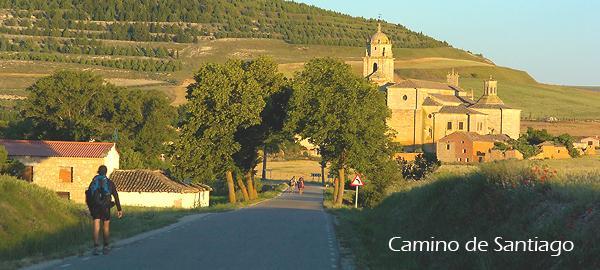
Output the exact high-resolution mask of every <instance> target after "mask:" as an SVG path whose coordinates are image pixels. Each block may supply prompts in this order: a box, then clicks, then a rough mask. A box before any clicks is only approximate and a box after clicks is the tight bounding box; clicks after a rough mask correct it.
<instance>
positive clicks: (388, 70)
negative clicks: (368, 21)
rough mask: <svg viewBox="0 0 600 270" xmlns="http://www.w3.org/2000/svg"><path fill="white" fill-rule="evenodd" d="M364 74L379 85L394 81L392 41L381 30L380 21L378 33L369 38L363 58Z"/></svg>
mask: <svg viewBox="0 0 600 270" xmlns="http://www.w3.org/2000/svg"><path fill="white" fill-rule="evenodd" d="M363 76H365V77H366V78H369V80H370V81H372V82H374V83H377V84H378V85H384V84H386V83H390V82H394V53H393V52H392V42H391V41H390V39H389V38H388V37H387V35H385V34H384V33H383V32H381V24H380V23H379V24H378V25H377V33H375V34H373V36H371V38H370V39H367V49H366V51H365V57H364V58H363Z"/></svg>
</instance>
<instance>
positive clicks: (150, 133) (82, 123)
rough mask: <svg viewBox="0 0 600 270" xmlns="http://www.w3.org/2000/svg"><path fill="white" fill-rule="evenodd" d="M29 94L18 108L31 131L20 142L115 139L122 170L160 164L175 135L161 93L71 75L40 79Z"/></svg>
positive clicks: (85, 75) (171, 112)
mask: <svg viewBox="0 0 600 270" xmlns="http://www.w3.org/2000/svg"><path fill="white" fill-rule="evenodd" d="M29 91H30V93H31V94H30V95H29V98H28V99H27V100H25V101H24V102H23V104H22V107H21V108H20V109H21V113H22V114H23V116H24V118H25V119H24V121H26V122H28V123H31V125H32V128H31V129H30V131H29V132H30V134H21V135H20V137H21V138H23V137H29V138H32V139H46V140H74V141H89V140H97V141H116V142H117V147H118V148H119V151H120V152H121V154H122V156H123V163H122V167H124V168H139V167H145V168H147V167H151V168H160V167H163V166H164V164H162V162H160V160H159V156H160V154H162V153H166V150H167V149H166V146H165V142H168V141H172V140H173V138H174V136H175V135H176V134H175V130H174V128H173V126H172V122H173V120H174V116H175V109H174V108H173V107H171V106H170V105H169V100H168V99H167V97H166V96H165V95H164V94H162V93H158V92H153V91H140V90H127V89H124V88H119V87H116V86H114V85H111V84H108V83H105V82H104V80H103V79H102V78H101V77H99V76H95V75H93V74H91V73H89V72H73V71H59V72H57V73H55V74H53V75H52V76H49V77H46V78H42V79H40V80H38V81H37V82H36V83H34V84H33V85H32V86H31V87H29ZM140 157H143V158H140Z"/></svg>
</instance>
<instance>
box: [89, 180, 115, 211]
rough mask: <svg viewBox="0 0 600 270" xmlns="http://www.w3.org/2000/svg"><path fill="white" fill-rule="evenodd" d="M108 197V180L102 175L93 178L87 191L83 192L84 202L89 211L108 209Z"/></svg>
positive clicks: (109, 204)
mask: <svg viewBox="0 0 600 270" xmlns="http://www.w3.org/2000/svg"><path fill="white" fill-rule="evenodd" d="M110 196H111V194H110V188H109V186H108V178H107V177H106V176H104V175H97V176H95V177H94V179H92V183H91V184H90V187H89V189H88V190H86V191H85V201H86V204H87V205H88V208H90V209H99V208H110V207H111V206H112V205H111V199H110Z"/></svg>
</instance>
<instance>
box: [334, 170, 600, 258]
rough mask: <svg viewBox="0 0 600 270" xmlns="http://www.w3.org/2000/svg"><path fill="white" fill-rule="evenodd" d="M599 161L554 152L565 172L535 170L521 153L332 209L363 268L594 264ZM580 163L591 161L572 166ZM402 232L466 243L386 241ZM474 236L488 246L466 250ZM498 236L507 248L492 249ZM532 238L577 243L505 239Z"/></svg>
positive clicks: (412, 237)
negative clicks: (371, 201)
mask: <svg viewBox="0 0 600 270" xmlns="http://www.w3.org/2000/svg"><path fill="white" fill-rule="evenodd" d="M598 162H599V160H598V159H585V160H579V161H577V160H572V161H565V160H554V161H551V162H548V163H549V164H550V166H552V168H556V169H558V170H559V172H558V175H557V176H552V177H547V176H548V175H547V174H545V173H543V174H540V175H537V176H534V175H532V174H535V173H534V170H535V169H534V168H535V167H529V166H526V165H525V164H524V163H523V161H518V162H509V163H490V164H486V165H484V166H483V167H481V168H479V169H475V171H474V172H471V173H464V172H463V173H438V174H437V175H436V176H435V177H432V178H431V179H430V180H426V181H423V182H420V183H410V184H405V186H403V187H402V188H401V190H400V191H399V192H397V193H392V194H391V195H390V196H389V197H388V198H386V199H385V200H384V201H383V202H382V203H381V204H380V205H379V206H377V207H375V208H373V209H364V210H362V211H355V210H344V209H340V210H332V211H333V212H334V213H336V214H337V216H338V218H339V220H340V225H339V231H340V232H341V238H342V240H343V242H344V243H345V245H347V246H348V247H351V248H352V249H353V251H354V252H353V253H354V254H355V255H356V257H357V258H356V259H357V262H358V263H359V266H358V267H357V268H359V269H367V268H369V269H397V268H398V265H402V268H403V269H511V268H513V269H596V268H598V267H599V266H600V259H599V258H598V256H597V255H596V254H597V253H598V252H599V251H600V250H599V248H598V246H597V245H596V244H595V243H596V242H597V241H598V240H600V233H599V231H598V228H600V226H599V225H600V215H598V211H599V208H598V207H599V203H600V196H599V195H600V186H599V185H598V180H599V179H600V178H599V177H600V174H599V173H600V171H595V172H593V171H592V170H591V169H590V168H594V167H593V164H597V163H598ZM580 163H585V165H584V166H583V167H579V168H578V170H579V171H577V170H574V168H573V167H577V166H579V165H578V164H580ZM559 164H562V165H559ZM537 165H538V166H539V165H540V164H537ZM534 166H535V165H534ZM538 168H540V167H538ZM541 168H544V167H541ZM552 168H550V169H552ZM542 176H543V177H542ZM406 217H410V218H406ZM374 220H376V221H377V222H373V221H374ZM396 236H397V237H401V239H396V240H397V241H394V242H393V247H394V248H395V249H400V247H401V246H402V245H403V242H402V241H424V242H429V241H446V242H449V241H458V243H459V245H460V247H459V249H458V251H456V252H450V251H446V252H444V251H442V248H443V246H444V245H443V244H439V245H438V246H439V248H438V249H437V250H438V251H435V250H434V251H431V252H418V251H417V252H391V251H390V249H389V248H388V243H389V241H390V238H392V237H396ZM473 237H477V239H478V240H479V241H487V242H488V243H489V245H488V248H487V250H488V251H487V252H482V251H479V252H476V251H475V252H467V251H465V243H466V242H467V241H469V240H472V239H473ZM496 237H502V241H500V243H502V247H503V248H505V249H504V250H505V251H503V252H499V251H494V250H493V249H498V247H499V246H498V245H497V244H496V243H495V241H494V240H495V239H496ZM528 239H532V240H533V241H539V240H543V241H548V242H552V241H572V242H573V244H574V249H573V250H572V251H571V252H565V251H564V250H562V251H561V254H560V256H555V255H556V254H557V252H558V245H557V244H558V243H553V244H552V245H553V248H552V250H554V251H550V250H548V251H537V252H523V248H522V246H523V245H522V244H521V245H520V246H521V247H520V248H519V249H520V251H518V252H510V251H506V248H507V245H508V244H507V243H506V242H504V241H507V240H509V241H517V240H518V241H527V240H528ZM561 245H562V244H561ZM430 250H431V249H430ZM551 255H552V256H551Z"/></svg>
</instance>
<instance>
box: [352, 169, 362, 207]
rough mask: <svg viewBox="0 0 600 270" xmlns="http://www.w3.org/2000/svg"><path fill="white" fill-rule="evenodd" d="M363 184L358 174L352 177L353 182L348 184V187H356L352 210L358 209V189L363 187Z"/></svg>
mask: <svg viewBox="0 0 600 270" xmlns="http://www.w3.org/2000/svg"><path fill="white" fill-rule="evenodd" d="M364 185H365V183H364V182H363V181H362V180H361V179H360V176H358V174H357V175H356V176H354V180H352V182H351V183H350V186H352V187H356V193H355V194H354V208H358V187H360V186H364Z"/></svg>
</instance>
